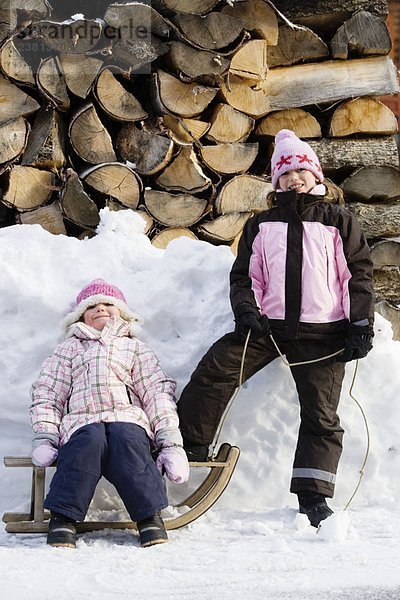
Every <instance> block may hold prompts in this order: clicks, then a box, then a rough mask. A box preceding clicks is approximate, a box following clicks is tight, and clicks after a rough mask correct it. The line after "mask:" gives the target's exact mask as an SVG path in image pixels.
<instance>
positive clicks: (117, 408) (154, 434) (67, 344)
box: [30, 318, 182, 448]
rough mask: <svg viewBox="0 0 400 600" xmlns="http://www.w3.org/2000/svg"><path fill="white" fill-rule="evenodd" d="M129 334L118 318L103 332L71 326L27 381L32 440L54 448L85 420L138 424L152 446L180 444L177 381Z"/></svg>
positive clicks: (82, 326)
mask: <svg viewBox="0 0 400 600" xmlns="http://www.w3.org/2000/svg"><path fill="white" fill-rule="evenodd" d="M129 333H130V325H129V323H127V322H126V321H124V320H123V319H120V318H117V319H114V320H112V321H111V322H110V323H107V325H106V326H105V327H104V329H103V330H102V331H96V330H95V329H93V328H91V327H88V326H87V325H85V324H84V323H82V322H79V323H75V324H74V325H73V326H72V327H71V328H70V333H69V335H70V336H71V337H69V338H68V339H66V340H64V341H63V342H62V343H60V344H59V345H58V346H57V347H56V348H55V350H54V352H53V354H52V355H51V356H50V357H49V358H47V359H46V360H45V361H44V363H43V365H42V368H41V371H40V374H39V376H38V378H37V379H36V381H35V382H34V383H33V385H32V390H31V395H32V404H31V408H30V415H31V423H32V427H33V432H34V439H35V438H36V439H48V440H49V441H51V443H53V444H54V445H55V446H59V445H63V444H65V443H66V442H67V441H68V439H69V438H70V437H71V435H72V434H73V433H74V431H76V430H77V429H79V428H80V427H82V426H83V425H86V424H88V423H100V422H113V421H124V422H129V423H135V424H137V425H140V426H141V427H143V429H145V431H146V433H147V435H148V436H149V438H150V440H152V442H154V445H155V446H156V447H157V448H159V447H162V446H163V445H166V444H178V445H181V444H182V437H181V434H180V432H179V429H178V416H177V411H176V402H175V397H174V393H175V386H176V383H175V381H174V380H172V379H170V378H169V377H168V375H167V374H166V373H165V372H164V371H163V369H162V368H161V366H160V364H159V362H158V359H157V357H156V355H155V354H154V352H153V351H152V350H150V348H148V346H146V344H144V343H143V342H141V341H140V340H138V339H137V338H131V337H130V336H129Z"/></svg>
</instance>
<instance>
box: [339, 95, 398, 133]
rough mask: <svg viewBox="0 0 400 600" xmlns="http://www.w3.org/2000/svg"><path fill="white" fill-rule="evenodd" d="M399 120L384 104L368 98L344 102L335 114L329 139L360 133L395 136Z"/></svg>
mask: <svg viewBox="0 0 400 600" xmlns="http://www.w3.org/2000/svg"><path fill="white" fill-rule="evenodd" d="M397 129H398V127H397V119H396V117H395V115H394V114H393V113H392V111H391V110H390V108H388V107H387V106H386V105H385V104H383V102H380V101H379V100H378V99H377V98H371V97H369V96H366V97H364V98H356V99H355V100H348V101H347V102H343V104H341V105H340V106H339V107H338V108H337V109H336V110H335V112H334V113H333V115H332V117H331V122H330V126H329V133H328V135H329V137H346V136H349V135H355V134H358V133H362V134H369V135H393V134H395V133H396V132H397Z"/></svg>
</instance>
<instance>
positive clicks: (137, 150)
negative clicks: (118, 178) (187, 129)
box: [116, 123, 174, 175]
mask: <svg viewBox="0 0 400 600" xmlns="http://www.w3.org/2000/svg"><path fill="white" fill-rule="evenodd" d="M116 147H117V151H118V154H119V156H120V157H121V158H122V160H126V161H129V162H130V163H132V164H134V165H135V169H136V170H137V172H138V173H140V174H141V175H154V174H155V173H158V172H159V171H161V170H162V169H163V168H164V167H165V166H166V165H167V164H168V163H169V162H170V161H171V159H172V155H173V151H174V143H173V142H172V141H171V140H170V139H169V138H168V137H166V136H163V135H151V134H149V133H147V132H146V131H143V130H141V129H139V128H138V127H137V126H136V125H135V124H134V123H127V124H126V125H124V126H123V127H122V128H121V130H120V132H119V134H118V136H117V140H116Z"/></svg>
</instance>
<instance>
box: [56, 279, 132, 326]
mask: <svg viewBox="0 0 400 600" xmlns="http://www.w3.org/2000/svg"><path fill="white" fill-rule="evenodd" d="M100 302H107V303H108V304H113V305H114V306H116V307H117V308H119V311H120V314H121V318H122V319H124V320H125V321H128V323H130V325H131V334H132V335H137V334H138V333H139V332H140V325H141V324H142V323H143V320H142V319H141V318H140V317H139V316H138V315H135V314H134V313H133V312H132V311H131V309H130V308H129V307H128V305H127V303H126V299H125V296H124V294H123V293H122V292H121V290H120V289H119V288H117V286H116V285H112V284H111V283H107V282H106V281H104V279H93V281H91V282H90V283H88V284H87V285H85V287H84V288H82V289H81V291H80V292H79V294H78V295H77V297H76V304H75V306H74V307H73V308H72V311H71V312H70V313H68V314H67V316H66V317H65V319H64V320H63V326H64V330H65V331H67V329H68V328H69V327H70V326H71V325H73V324H74V323H76V322H77V321H79V320H80V318H81V317H82V315H83V313H84V312H85V310H86V309H88V308H89V307H90V306H94V305H95V304H99V303H100Z"/></svg>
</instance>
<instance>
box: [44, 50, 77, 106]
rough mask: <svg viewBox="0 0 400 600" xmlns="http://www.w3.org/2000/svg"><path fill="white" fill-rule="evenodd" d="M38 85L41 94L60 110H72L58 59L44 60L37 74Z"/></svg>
mask: <svg viewBox="0 0 400 600" xmlns="http://www.w3.org/2000/svg"><path fill="white" fill-rule="evenodd" d="M37 83H38V86H39V89H40V90H41V92H42V93H43V94H44V96H46V98H48V100H50V102H51V103H52V105H53V106H55V107H56V108H58V109H59V110H63V111H67V110H68V109H69V108H70V104H71V103H70V99H69V96H68V90H67V85H66V83H65V77H64V73H63V71H62V69H61V65H60V62H59V60H58V57H50V58H46V59H45V60H42V61H41V63H40V66H39V69H38V73H37Z"/></svg>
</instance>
